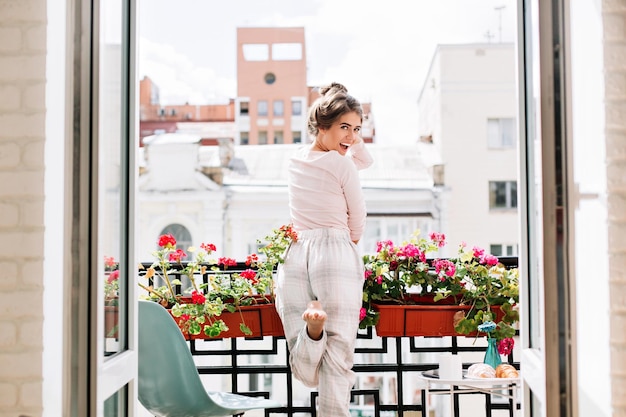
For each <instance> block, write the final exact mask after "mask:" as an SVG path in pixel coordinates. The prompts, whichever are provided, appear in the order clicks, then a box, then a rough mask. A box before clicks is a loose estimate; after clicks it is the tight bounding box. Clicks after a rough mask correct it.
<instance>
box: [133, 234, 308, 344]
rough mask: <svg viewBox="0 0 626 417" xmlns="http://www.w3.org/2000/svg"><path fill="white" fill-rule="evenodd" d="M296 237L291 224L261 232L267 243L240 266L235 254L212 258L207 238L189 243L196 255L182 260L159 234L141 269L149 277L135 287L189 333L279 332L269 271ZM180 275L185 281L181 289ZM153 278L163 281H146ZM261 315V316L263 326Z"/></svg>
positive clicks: (180, 252) (170, 242)
mask: <svg viewBox="0 0 626 417" xmlns="http://www.w3.org/2000/svg"><path fill="white" fill-rule="evenodd" d="M296 238H297V236H296V234H295V232H293V230H292V229H291V227H290V226H281V227H280V228H278V229H274V230H273V231H272V233H271V234H270V235H268V236H266V237H265V241H267V242H268V243H267V244H266V245H265V246H263V247H262V248H261V249H260V251H261V253H262V256H259V255H258V254H251V255H248V257H247V259H246V261H245V268H243V270H242V269H241V268H239V267H240V265H239V264H238V263H237V261H236V260H235V259H232V258H226V257H222V258H219V259H217V260H216V259H213V258H211V257H210V255H211V254H212V253H213V252H214V251H215V250H216V247H215V245H213V244H211V243H203V244H201V245H200V248H199V249H196V248H193V247H191V248H188V249H187V252H189V253H193V254H194V255H195V256H194V259H193V260H192V261H190V262H187V263H183V260H184V259H185V258H186V257H187V253H186V252H185V251H184V250H182V249H180V248H177V247H176V239H175V238H174V237H173V236H172V235H163V236H160V237H159V241H158V245H159V249H157V250H156V251H155V252H154V256H155V258H156V260H155V261H154V263H153V264H152V265H150V266H149V267H148V268H147V269H146V272H145V273H144V274H143V277H144V278H147V279H149V282H148V283H147V284H143V283H139V286H140V287H141V288H143V289H144V290H146V291H147V295H146V296H145V297H144V298H146V299H149V300H152V301H155V302H159V303H161V304H162V305H164V306H166V307H167V308H168V309H169V310H170V313H171V314H172V316H173V317H174V319H175V320H176V322H177V323H178V325H179V327H180V328H181V331H182V332H183V334H184V335H185V336H187V337H189V338H196V337H209V338H216V337H237V336H260V335H281V334H282V324H281V323H280V319H279V318H278V316H277V314H275V309H274V306H273V305H271V303H272V302H273V273H274V270H275V268H276V266H277V264H278V263H281V262H283V258H282V254H283V253H284V250H285V249H286V248H287V246H288V245H289V243H290V242H291V240H292V239H296ZM259 242H261V241H259ZM263 255H264V256H263ZM183 277H185V278H187V279H188V281H189V284H190V285H189V288H187V289H186V290H185V291H184V293H181V291H180V290H179V288H180V287H181V286H182V281H181V278H183ZM155 278H160V279H161V281H162V282H163V285H161V286H159V287H155V286H154V285H151V284H150V282H154V280H155ZM262 320H266V321H265V323H266V324H265V326H264V327H263V324H262ZM250 321H254V324H251V323H250Z"/></svg>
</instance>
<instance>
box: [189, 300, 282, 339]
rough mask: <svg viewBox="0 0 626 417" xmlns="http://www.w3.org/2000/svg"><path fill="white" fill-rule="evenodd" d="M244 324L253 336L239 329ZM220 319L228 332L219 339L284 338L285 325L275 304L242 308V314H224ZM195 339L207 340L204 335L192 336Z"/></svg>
mask: <svg viewBox="0 0 626 417" xmlns="http://www.w3.org/2000/svg"><path fill="white" fill-rule="evenodd" d="M242 317H243V322H245V324H246V325H247V326H248V327H249V328H250V330H251V331H252V334H251V335H244V334H243V333H242V332H241V330H240V329H239V325H240V323H241V322H242ZM218 318H220V319H222V320H223V321H224V323H226V326H228V331H227V332H222V333H221V334H220V335H219V336H218V337H217V338H220V339H221V338H229V337H262V336H284V335H285V332H284V330H283V324H282V322H281V321H280V317H279V316H278V313H277V312H276V306H275V305H274V304H257V305H254V306H243V307H241V313H239V312H237V311H236V312H234V313H229V312H223V313H222V315H221V316H219V317H218ZM192 337H193V338H194V339H198V338H200V339H206V338H207V337H206V336H204V334H200V335H198V336H192Z"/></svg>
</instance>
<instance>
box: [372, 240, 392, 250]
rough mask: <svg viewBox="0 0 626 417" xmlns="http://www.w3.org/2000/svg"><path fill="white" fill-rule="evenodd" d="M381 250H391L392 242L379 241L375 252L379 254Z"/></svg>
mask: <svg viewBox="0 0 626 417" xmlns="http://www.w3.org/2000/svg"><path fill="white" fill-rule="evenodd" d="M383 249H388V250H392V249H393V242H392V241H391V240H381V241H380V242H376V252H380V251H382V250H383Z"/></svg>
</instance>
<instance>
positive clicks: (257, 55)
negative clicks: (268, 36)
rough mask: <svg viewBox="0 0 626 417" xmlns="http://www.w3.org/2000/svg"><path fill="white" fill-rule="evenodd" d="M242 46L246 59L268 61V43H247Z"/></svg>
mask: <svg viewBox="0 0 626 417" xmlns="http://www.w3.org/2000/svg"><path fill="white" fill-rule="evenodd" d="M242 47H243V58H244V59H245V60H246V61H267V60H269V58H270V49H269V46H268V45H267V44H255V43H247V44H244V45H242Z"/></svg>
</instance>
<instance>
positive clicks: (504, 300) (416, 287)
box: [360, 231, 519, 344]
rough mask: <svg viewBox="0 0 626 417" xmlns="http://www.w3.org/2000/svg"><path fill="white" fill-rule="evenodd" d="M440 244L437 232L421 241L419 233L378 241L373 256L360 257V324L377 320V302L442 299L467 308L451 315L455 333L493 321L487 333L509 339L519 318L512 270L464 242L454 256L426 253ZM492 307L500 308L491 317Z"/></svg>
mask: <svg viewBox="0 0 626 417" xmlns="http://www.w3.org/2000/svg"><path fill="white" fill-rule="evenodd" d="M444 245H445V236H444V235H443V234H441V233H431V234H430V235H429V238H428V239H426V238H421V237H420V235H419V231H417V232H415V233H414V234H413V235H412V236H411V239H410V240H409V241H408V242H403V243H402V244H401V245H398V246H396V245H394V243H393V242H391V241H381V242H378V244H377V249H376V254H374V255H365V256H364V258H363V260H364V264H365V281H364V285H363V306H362V308H361V317H360V318H361V322H360V327H361V328H366V327H368V326H373V325H376V324H377V322H378V320H379V313H378V311H377V309H376V305H377V304H392V303H395V304H418V303H419V304H424V303H430V304H432V303H437V302H446V303H448V304H450V303H453V304H458V305H463V306H469V310H467V308H466V309H464V311H459V312H458V313H457V315H456V316H455V318H454V328H455V331H456V332H457V333H460V334H468V335H469V334H474V333H476V332H477V331H478V326H479V325H481V324H482V323H485V322H490V321H493V322H494V323H495V324H496V327H495V328H494V329H493V331H491V332H490V334H491V335H492V336H493V337H495V338H496V339H498V340H499V341H501V340H504V339H508V338H511V337H512V336H513V335H514V334H515V329H514V327H513V325H514V324H515V323H516V322H517V321H518V320H519V314H518V312H517V310H516V308H515V306H516V304H517V302H518V298H519V293H518V270H517V268H513V269H507V268H506V267H505V266H504V265H502V264H501V263H500V262H499V260H498V258H497V257H495V256H493V255H491V254H487V253H485V251H484V250H482V249H480V248H473V249H468V248H467V247H466V245H465V244H462V245H461V246H460V248H459V251H458V257H456V258H451V259H444V258H439V257H429V255H431V256H432V255H433V254H436V253H437V251H438V250H439V249H440V248H442V247H444ZM444 300H445V301H444ZM494 306H497V307H498V310H499V311H500V313H498V314H497V315H496V312H495V309H494V308H493V307H494ZM511 340H512V339H511ZM507 343H509V342H507ZM509 344H510V343H509Z"/></svg>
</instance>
